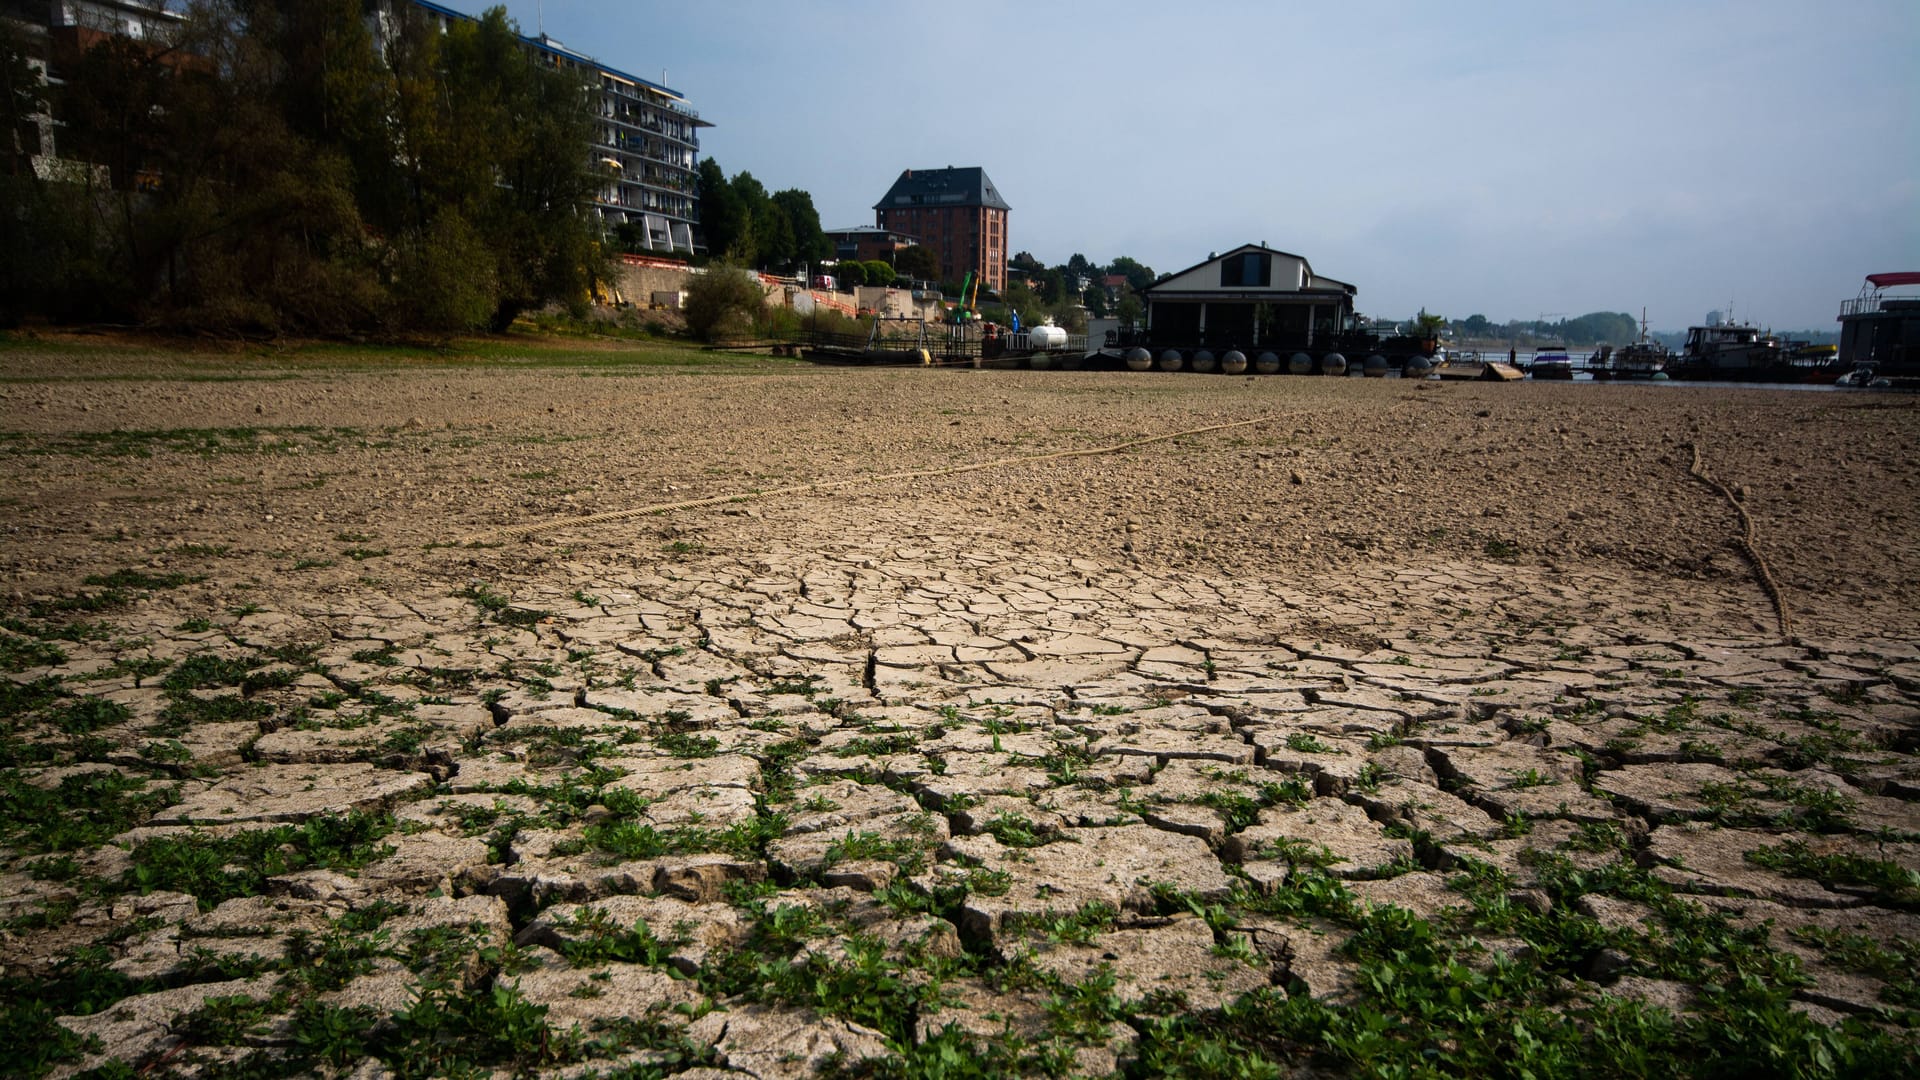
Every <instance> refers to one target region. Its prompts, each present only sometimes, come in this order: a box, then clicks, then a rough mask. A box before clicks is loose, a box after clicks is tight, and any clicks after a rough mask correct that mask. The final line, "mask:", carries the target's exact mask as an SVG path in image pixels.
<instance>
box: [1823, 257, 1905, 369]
mask: <svg viewBox="0 0 1920 1080" xmlns="http://www.w3.org/2000/svg"><path fill="white" fill-rule="evenodd" d="M1835 366H1836V367H1838V368H1839V370H1840V371H1841V372H1843V373H1844V374H1842V375H1841V376H1840V378H1841V379H1842V380H1848V381H1847V382H1846V385H1853V386H1874V385H1880V386H1902V387H1905V386H1920V271H1905V272H1897V273H1881V274H1868V275H1867V280H1866V284H1864V285H1862V286H1861V288H1860V295H1859V296H1857V297H1855V298H1854V299H1852V300H1848V301H1846V302H1844V303H1842V304H1841V305H1840V347H1839V354H1838V356H1837V357H1836V360H1835Z"/></svg>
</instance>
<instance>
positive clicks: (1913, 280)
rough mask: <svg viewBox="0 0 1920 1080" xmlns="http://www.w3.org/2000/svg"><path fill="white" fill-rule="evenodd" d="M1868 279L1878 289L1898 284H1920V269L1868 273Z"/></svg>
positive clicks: (1889, 287)
mask: <svg viewBox="0 0 1920 1080" xmlns="http://www.w3.org/2000/svg"><path fill="white" fill-rule="evenodd" d="M1867 281H1868V282H1869V283H1871V284H1872V285H1873V287H1874V288H1876V289H1891V288H1894V287H1895V286H1898V285H1920V270H1902V271H1897V272H1894V273H1887V274H1868V275H1867Z"/></svg>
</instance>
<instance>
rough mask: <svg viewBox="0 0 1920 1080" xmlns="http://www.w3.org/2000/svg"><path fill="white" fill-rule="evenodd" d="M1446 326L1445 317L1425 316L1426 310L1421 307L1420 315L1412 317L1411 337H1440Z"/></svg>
mask: <svg viewBox="0 0 1920 1080" xmlns="http://www.w3.org/2000/svg"><path fill="white" fill-rule="evenodd" d="M1446 325H1447V317H1446V316H1445V315H1429V314H1427V309H1426V308H1424V307H1423V308H1421V309H1420V314H1418V315H1415V316H1414V317H1413V336H1414V337H1416V338H1436V337H1439V336H1440V331H1441V330H1444V329H1445V328H1446Z"/></svg>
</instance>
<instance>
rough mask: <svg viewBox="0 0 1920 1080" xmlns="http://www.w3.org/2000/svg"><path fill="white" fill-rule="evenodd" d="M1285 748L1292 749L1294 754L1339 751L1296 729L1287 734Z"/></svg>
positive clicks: (1333, 752)
mask: <svg viewBox="0 0 1920 1080" xmlns="http://www.w3.org/2000/svg"><path fill="white" fill-rule="evenodd" d="M1287 749H1289V750H1292V751H1293V752H1294V753H1296V754H1338V753H1340V752H1341V751H1339V750H1336V749H1334V748H1333V747H1331V746H1328V745H1327V744H1326V743H1323V742H1321V741H1320V740H1319V739H1316V738H1314V737H1313V736H1312V735H1309V734H1307V733H1306V732H1304V731H1296V732H1294V733H1292V734H1291V735H1288V736H1287Z"/></svg>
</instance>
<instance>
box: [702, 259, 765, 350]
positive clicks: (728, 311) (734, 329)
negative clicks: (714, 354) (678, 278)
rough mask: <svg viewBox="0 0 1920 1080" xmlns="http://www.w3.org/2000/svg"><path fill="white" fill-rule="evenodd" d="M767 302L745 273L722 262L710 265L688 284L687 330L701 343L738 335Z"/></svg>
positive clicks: (750, 325) (749, 324)
mask: <svg viewBox="0 0 1920 1080" xmlns="http://www.w3.org/2000/svg"><path fill="white" fill-rule="evenodd" d="M766 299H767V296H766V293H765V292H763V291H762V290H761V288H760V283H759V282H757V281H755V280H754V279H753V277H752V276H751V275H749V274H748V273H747V272H746V271H744V270H742V269H740V268H739V267H737V266H734V265H732V264H731V263H725V262H722V263H718V264H716V265H713V266H709V267H708V268H707V269H706V272H705V273H699V274H695V275H693V277H692V278H691V279H690V280H689V281H688V282H687V302H686V306H685V308H684V313H685V315H686V319H687V330H688V332H690V333H692V334H693V336H694V337H697V338H699V339H700V340H702V341H718V340H720V339H721V338H725V337H730V336H738V335H740V334H743V333H745V332H747V331H748V330H749V329H750V328H751V327H752V325H753V318H754V315H755V314H756V313H758V312H759V310H760V308H761V307H762V306H763V305H764V304H765V303H766Z"/></svg>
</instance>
